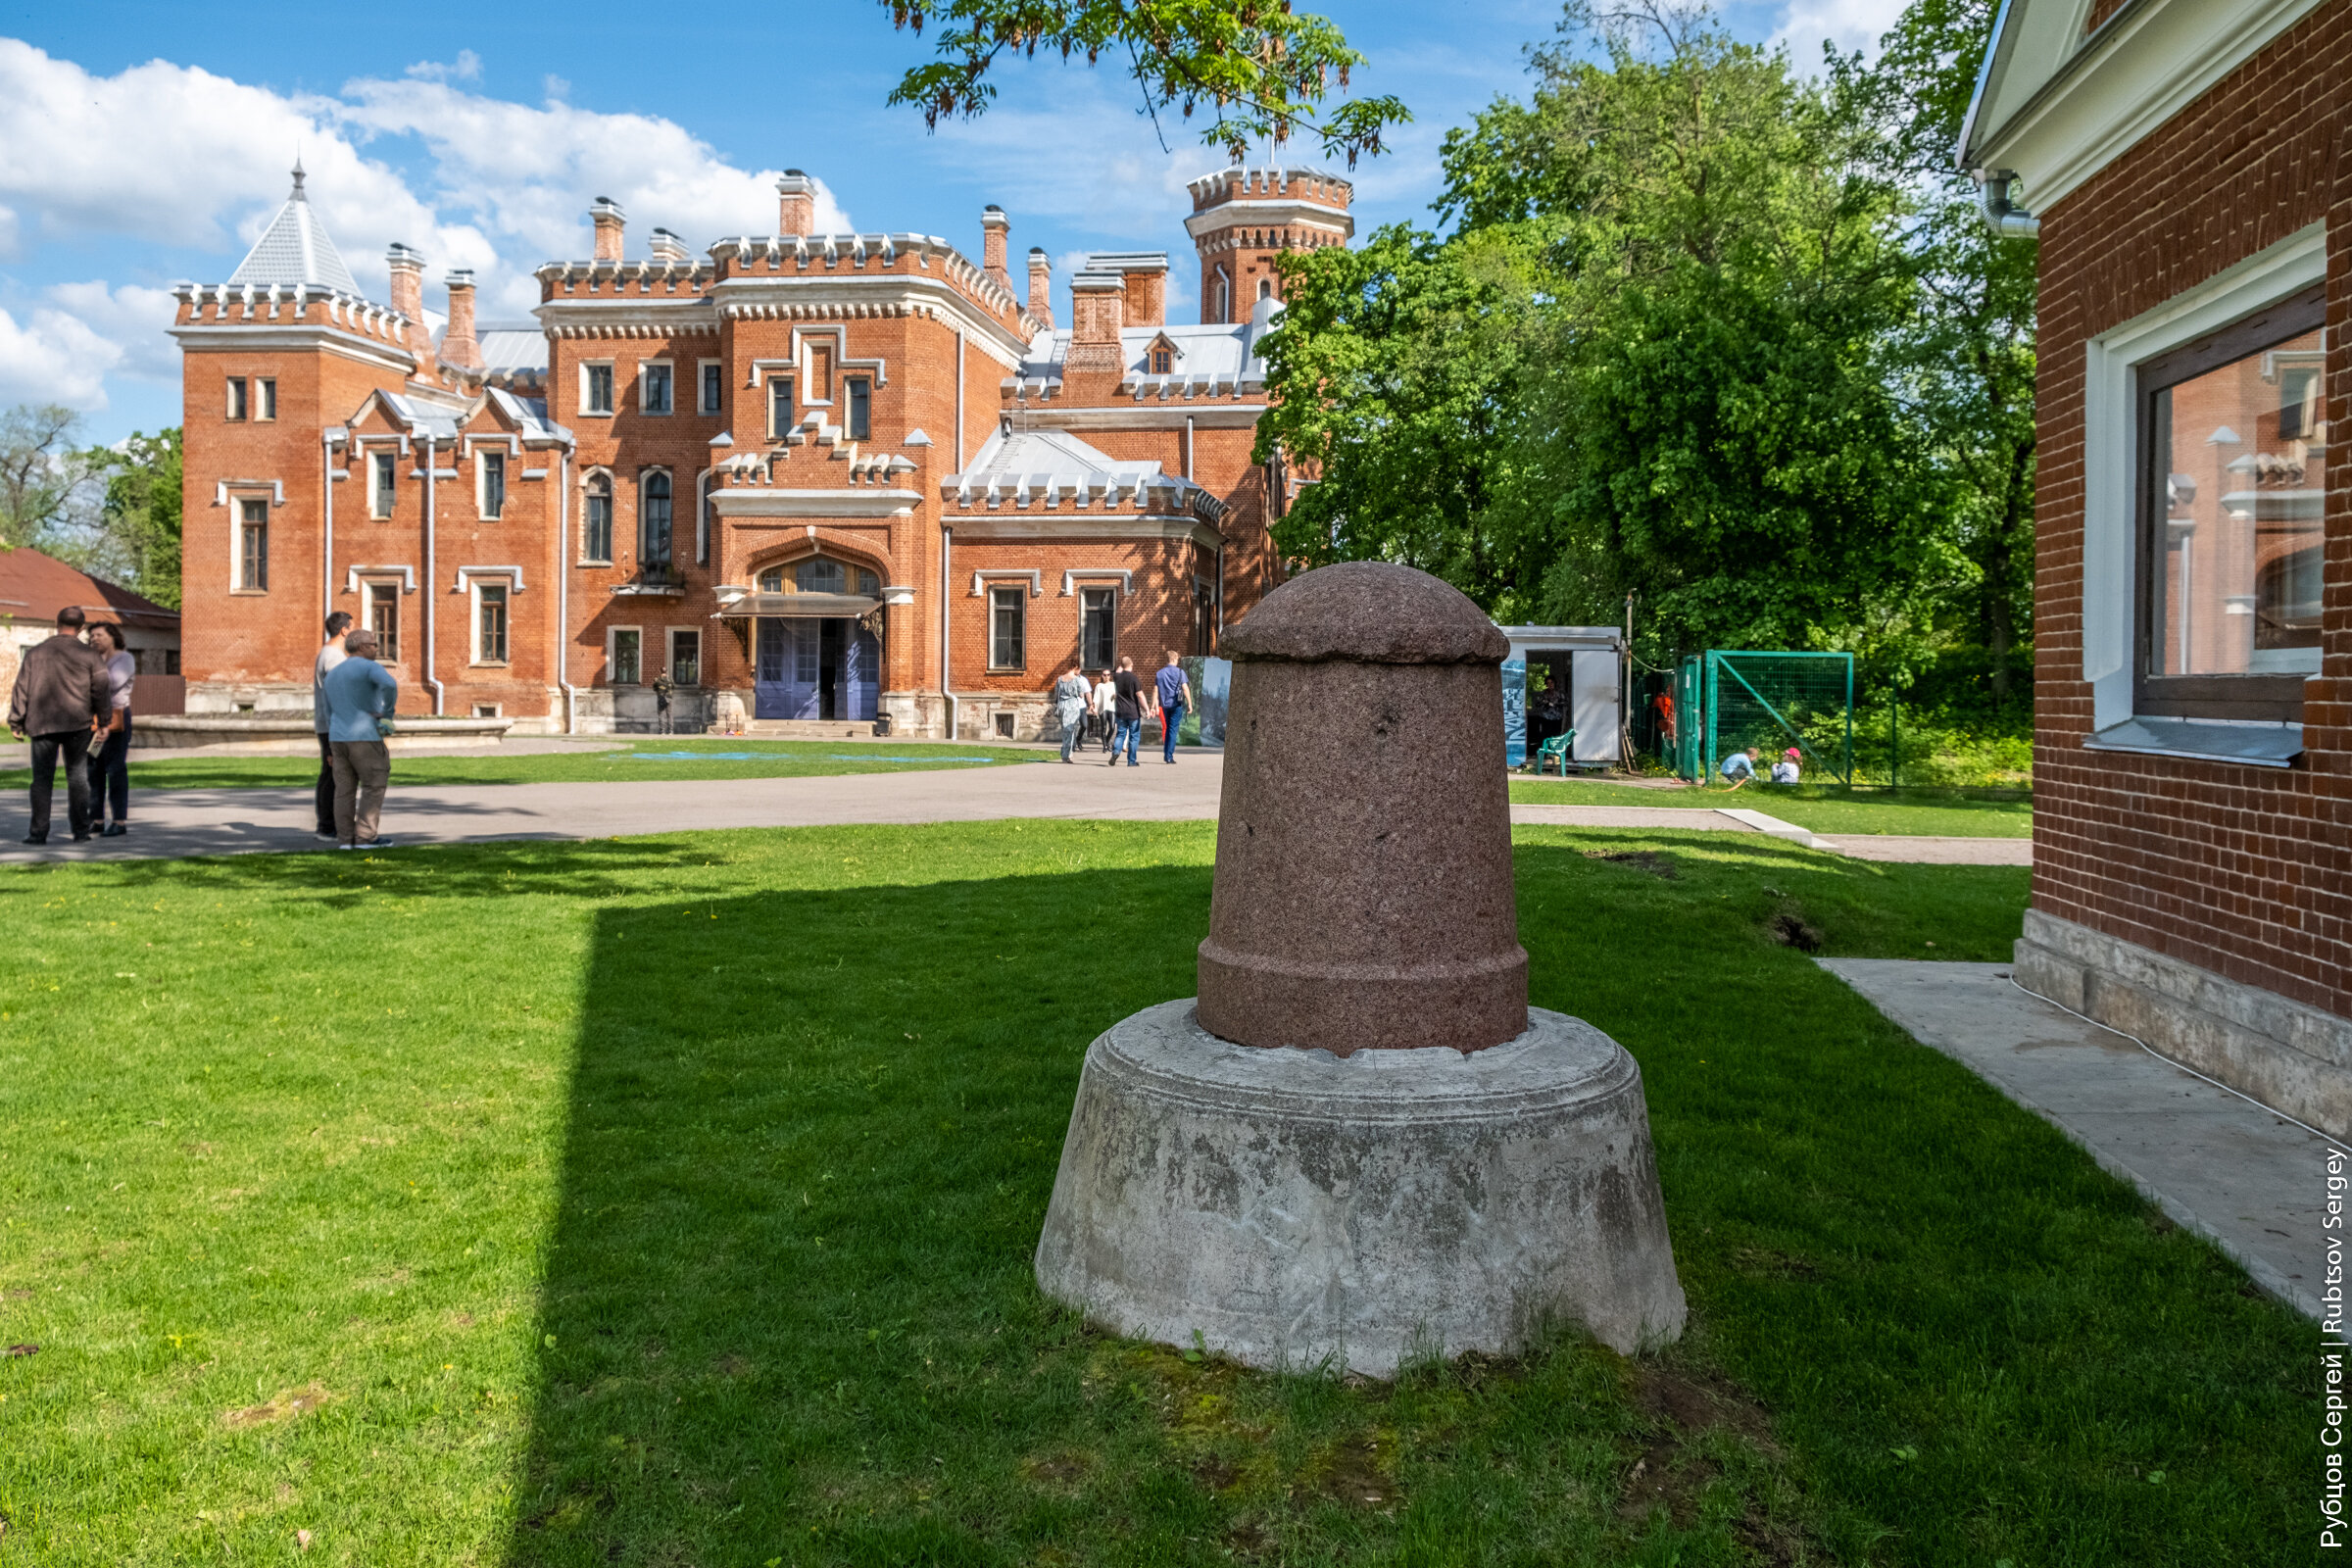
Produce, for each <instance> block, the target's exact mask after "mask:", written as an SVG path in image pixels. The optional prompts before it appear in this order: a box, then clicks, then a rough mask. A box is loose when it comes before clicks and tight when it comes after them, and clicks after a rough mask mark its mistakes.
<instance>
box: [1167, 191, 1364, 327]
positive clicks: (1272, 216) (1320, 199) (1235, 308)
mask: <svg viewBox="0 0 2352 1568" xmlns="http://www.w3.org/2000/svg"><path fill="white" fill-rule="evenodd" d="M1191 190H1192V193H1193V214H1192V216H1191V217H1190V218H1187V219H1186V220H1185V221H1184V226H1185V229H1186V231H1187V232H1188V233H1190V234H1191V235H1192V236H1193V244H1194V245H1195V246H1196V247H1197V248H1198V249H1199V250H1200V252H1201V323H1202V324H1203V325H1215V324H1219V323H1224V322H1232V321H1247V320H1248V319H1250V311H1251V309H1252V308H1253V307H1254V306H1255V305H1256V303H1257V301H1258V300H1260V299H1263V298H1269V297H1270V298H1273V299H1280V298H1282V278H1281V275H1280V274H1279V273H1277V272H1276V271H1275V270H1274V258H1275V257H1277V256H1279V255H1281V254H1282V253H1283V252H1284V251H1300V250H1320V249H1322V248H1323V247H1324V246H1326V245H1345V244H1347V243H1348V238H1349V236H1351V235H1352V234H1354V232H1355V220H1354V218H1352V217H1351V216H1349V214H1348V203H1349V201H1350V200H1352V199H1353V197H1354V195H1355V187H1354V186H1353V185H1352V184H1350V183H1349V182H1348V181H1347V180H1345V179H1342V178H1341V177H1340V176H1339V175H1337V174H1330V173H1325V172H1323V171H1322V170H1319V169H1243V168H1238V167H1237V168H1233V169H1227V170H1221V171H1219V172H1216V173H1214V174H1209V175H1207V176H1205V177H1203V178H1201V179H1196V180H1194V181H1193V182H1192V186H1191Z"/></svg>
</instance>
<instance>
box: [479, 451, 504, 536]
mask: <svg viewBox="0 0 2352 1568" xmlns="http://www.w3.org/2000/svg"><path fill="white" fill-rule="evenodd" d="M473 504H474V507H475V509H476V511H477V512H478V513H479V515H480V516H481V518H482V520H483V521H485V522H496V521H498V520H499V519H500V518H501V517H504V516H505V515H507V455H506V454H505V453H504V452H500V451H497V450H495V449H493V450H490V451H486V452H477V453H475V454H474V455H473Z"/></svg>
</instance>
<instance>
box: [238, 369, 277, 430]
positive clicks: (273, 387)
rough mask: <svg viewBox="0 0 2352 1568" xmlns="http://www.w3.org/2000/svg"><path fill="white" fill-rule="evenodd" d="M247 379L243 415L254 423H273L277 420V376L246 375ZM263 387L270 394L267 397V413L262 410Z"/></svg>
mask: <svg viewBox="0 0 2352 1568" xmlns="http://www.w3.org/2000/svg"><path fill="white" fill-rule="evenodd" d="M247 380H248V385H247V386H246V389H245V417H247V418H248V419H250V420H252V421H253V422H254V423H256V424H275V423H276V422H277V377H276V376H274V375H256V376H250V377H248V378H247ZM264 387H268V388H269V389H270V396H269V398H268V399H267V401H268V403H269V405H270V412H269V413H267V414H265V413H263V412H262V404H263V402H264V401H265V400H264V398H263V397H262V388H264Z"/></svg>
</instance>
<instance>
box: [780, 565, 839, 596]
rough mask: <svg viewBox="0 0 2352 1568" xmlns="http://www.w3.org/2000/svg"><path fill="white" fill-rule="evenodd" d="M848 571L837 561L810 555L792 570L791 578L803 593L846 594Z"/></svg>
mask: <svg viewBox="0 0 2352 1568" xmlns="http://www.w3.org/2000/svg"><path fill="white" fill-rule="evenodd" d="M848 577H849V572H848V569H847V568H846V567H844V566H843V565H842V564H841V563H840V562H838V561H828V560H826V559H825V558H824V557H823V556H811V557H809V559H808V560H807V561H804V562H802V563H801V564H800V565H799V566H797V567H795V568H794V570H793V578H794V580H795V581H796V582H798V583H799V584H800V589H801V592H803V593H805V594H846V593H848V592H849V591H850V589H849V582H848Z"/></svg>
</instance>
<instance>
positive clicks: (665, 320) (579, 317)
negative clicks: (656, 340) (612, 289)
mask: <svg viewBox="0 0 2352 1568" xmlns="http://www.w3.org/2000/svg"><path fill="white" fill-rule="evenodd" d="M531 314H532V315H533V316H535V317H537V318H538V319H539V324H540V325H541V326H543V327H545V328H546V329H547V331H548V334H549V335H550V336H551V337H562V338H586V337H625V338H645V337H691V336H694V335H695V334H697V333H706V334H710V333H716V332H717V331H718V325H719V322H718V312H717V311H716V310H714V309H713V308H712V307H711V302H710V301H709V300H708V299H686V300H645V299H613V300H583V299H559V300H549V301H548V302H547V303H546V304H544V305H542V306H540V307H539V308H538V309H537V310H535V311H533V312H532V313H531Z"/></svg>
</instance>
